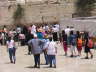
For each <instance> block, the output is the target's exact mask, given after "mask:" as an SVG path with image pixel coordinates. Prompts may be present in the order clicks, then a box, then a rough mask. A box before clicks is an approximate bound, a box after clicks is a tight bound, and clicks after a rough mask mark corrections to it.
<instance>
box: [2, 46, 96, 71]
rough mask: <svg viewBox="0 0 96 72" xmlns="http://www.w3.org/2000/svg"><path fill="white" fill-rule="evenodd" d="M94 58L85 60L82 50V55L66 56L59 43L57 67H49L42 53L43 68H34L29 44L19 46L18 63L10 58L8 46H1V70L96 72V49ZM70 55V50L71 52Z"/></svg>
mask: <svg viewBox="0 0 96 72" xmlns="http://www.w3.org/2000/svg"><path fill="white" fill-rule="evenodd" d="M92 52H93V53H94V58H93V59H89V60H85V59H82V58H83V57H84V55H85V54H84V53H83V51H82V53H83V54H82V56H81V57H76V58H70V57H65V56H64V51H63V48H62V46H61V45H60V44H58V53H57V68H48V65H47V66H46V65H43V64H44V62H45V61H44V56H43V54H42V55H41V68H40V69H37V68H32V66H33V65H34V61H33V56H32V55H27V46H24V47H20V46H19V47H18V49H17V54H16V57H17V61H16V64H11V63H10V62H9V58H8V52H7V50H6V46H0V72H96V68H95V67H96V51H95V50H93V51H92ZM68 55H70V52H69V54H68Z"/></svg>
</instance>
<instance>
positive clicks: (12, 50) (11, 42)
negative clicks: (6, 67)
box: [7, 37, 16, 64]
mask: <svg viewBox="0 0 96 72" xmlns="http://www.w3.org/2000/svg"><path fill="white" fill-rule="evenodd" d="M7 50H8V52H9V58H10V62H11V63H14V64H15V61H16V57H15V52H16V48H15V42H14V40H13V39H12V38H11V37H9V39H8V41H7Z"/></svg>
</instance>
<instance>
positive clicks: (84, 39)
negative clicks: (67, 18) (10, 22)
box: [0, 24, 96, 68]
mask: <svg viewBox="0 0 96 72" xmlns="http://www.w3.org/2000/svg"><path fill="white" fill-rule="evenodd" d="M15 41H17V42H18V45H21V46H25V45H27V46H28V55H31V54H33V56H34V63H35V65H34V67H35V68H40V54H42V53H44V57H45V64H46V65H49V67H54V68H56V54H57V45H58V44H60V45H62V46H63V49H64V53H65V56H68V52H69V51H68V50H69V49H70V51H71V55H70V57H77V56H78V57H79V56H81V55H82V50H84V51H85V53H86V56H85V59H89V54H90V58H91V59H92V58H93V53H92V52H91V49H93V48H94V46H96V43H94V42H93V40H92V36H90V35H89V33H88V32H87V31H76V30H75V28H74V27H69V26H67V28H65V29H64V30H62V31H60V26H59V24H54V25H51V26H49V25H47V24H45V25H44V26H36V25H31V26H23V27H21V26H17V27H16V29H14V30H10V31H9V30H8V29H7V27H6V26H4V28H3V30H1V31H0V43H1V45H7V50H8V52H9V58H10V62H11V63H14V64H15V62H16V56H15V54H16V45H15ZM19 42H20V43H19ZM76 51H77V52H78V54H77V53H76Z"/></svg>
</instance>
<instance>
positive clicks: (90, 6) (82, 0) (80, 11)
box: [76, 0, 96, 17]
mask: <svg viewBox="0 0 96 72" xmlns="http://www.w3.org/2000/svg"><path fill="white" fill-rule="evenodd" d="M95 3H96V0H77V2H76V13H77V16H80V17H87V16H91V15H92V11H93V10H94V7H95Z"/></svg>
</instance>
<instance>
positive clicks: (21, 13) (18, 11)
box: [13, 4, 24, 24]
mask: <svg viewBox="0 0 96 72" xmlns="http://www.w3.org/2000/svg"><path fill="white" fill-rule="evenodd" d="M23 16H24V9H23V8H22V6H21V5H20V4H18V5H17V9H16V11H15V12H14V14H13V20H14V23H15V24H21V20H22V18H23Z"/></svg>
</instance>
